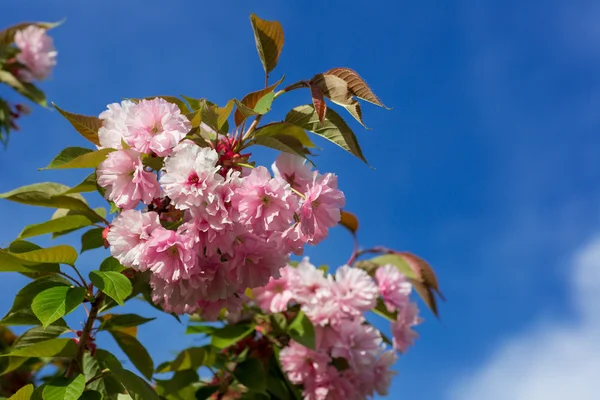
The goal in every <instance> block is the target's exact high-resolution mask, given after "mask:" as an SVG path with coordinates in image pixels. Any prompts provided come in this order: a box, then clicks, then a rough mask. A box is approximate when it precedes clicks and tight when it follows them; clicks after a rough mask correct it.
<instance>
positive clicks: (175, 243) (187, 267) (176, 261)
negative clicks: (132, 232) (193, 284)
mask: <svg viewBox="0 0 600 400" xmlns="http://www.w3.org/2000/svg"><path fill="white" fill-rule="evenodd" d="M196 257H197V255H196V252H195V251H194V249H193V241H192V240H190V238H189V237H187V236H184V235H181V234H179V233H177V232H174V231H170V230H168V229H165V228H162V227H160V228H157V229H155V230H154V232H152V237H151V238H150V240H148V242H147V243H146V248H145V251H144V255H143V256H142V260H141V261H142V262H141V264H142V265H143V266H145V269H149V270H151V271H152V272H153V273H154V274H157V275H158V276H159V277H160V278H161V279H164V280H165V281H167V282H173V281H177V280H179V279H189V278H190V277H191V276H192V275H194V271H193V269H194V266H195V263H196Z"/></svg>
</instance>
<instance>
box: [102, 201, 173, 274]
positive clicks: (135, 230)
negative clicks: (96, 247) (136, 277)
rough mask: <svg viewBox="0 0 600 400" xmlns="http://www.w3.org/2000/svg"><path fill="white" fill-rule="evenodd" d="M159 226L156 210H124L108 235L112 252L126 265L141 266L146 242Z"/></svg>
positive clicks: (107, 238)
mask: <svg viewBox="0 0 600 400" xmlns="http://www.w3.org/2000/svg"><path fill="white" fill-rule="evenodd" d="M158 228H161V225H160V221H159V220H158V214H157V213H155V212H145V213H141V212H139V211H137V210H126V211H123V212H122V213H121V214H119V216H118V217H117V218H115V220H114V221H113V223H112V224H111V226H110V230H109V231H108V235H107V236H106V240H107V241H108V243H109V244H110V252H111V254H112V255H113V257H115V258H116V259H117V260H119V262H120V263H121V264H123V265H125V266H126V267H133V268H139V265H140V257H141V256H142V255H143V254H144V252H145V245H146V242H147V241H148V239H150V236H151V235H152V232H153V231H154V230H155V229H158Z"/></svg>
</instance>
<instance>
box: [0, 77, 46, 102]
mask: <svg viewBox="0 0 600 400" xmlns="http://www.w3.org/2000/svg"><path fill="white" fill-rule="evenodd" d="M0 82H3V83H6V84H7V85H8V86H10V87H12V88H13V89H15V90H16V91H17V92H19V93H20V94H22V95H23V96H25V97H26V98H28V99H29V100H31V101H33V102H34V103H37V104H39V105H40V106H42V107H46V106H47V105H48V103H47V102H46V95H45V94H44V92H42V91H41V90H40V89H39V88H38V87H37V86H35V85H34V84H32V83H29V82H23V81H21V80H19V79H18V78H17V77H16V76H14V75H13V74H12V73H11V72H8V71H3V70H0Z"/></svg>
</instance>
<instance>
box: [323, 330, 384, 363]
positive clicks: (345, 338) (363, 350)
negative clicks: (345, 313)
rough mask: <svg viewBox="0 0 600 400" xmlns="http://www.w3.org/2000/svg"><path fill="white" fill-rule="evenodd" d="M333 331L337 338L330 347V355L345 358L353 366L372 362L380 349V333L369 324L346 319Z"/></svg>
mask: <svg viewBox="0 0 600 400" xmlns="http://www.w3.org/2000/svg"><path fill="white" fill-rule="evenodd" d="M335 331H336V332H337V340H336V341H335V342H334V343H333V346H332V348H331V356H332V357H342V358H345V359H346V360H347V361H348V362H349V363H350V365H351V366H353V367H354V368H359V367H360V366H365V365H370V364H372V363H373V362H374V360H375V359H376V357H377V355H378V354H379V352H380V351H381V343H382V339H381V334H380V333H379V331H378V330H377V329H375V327H373V326H371V325H369V324H363V323H361V322H360V321H359V320H347V319H346V320H342V321H341V322H340V323H339V324H338V325H337V326H336V327H335Z"/></svg>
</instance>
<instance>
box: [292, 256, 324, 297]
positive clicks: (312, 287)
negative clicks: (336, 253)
mask: <svg viewBox="0 0 600 400" xmlns="http://www.w3.org/2000/svg"><path fill="white" fill-rule="evenodd" d="M291 271H292V273H293V275H295V277H296V278H295V279H294V281H293V282H294V286H293V289H292V290H293V291H294V295H295V298H296V300H298V302H299V303H301V304H311V303H318V299H317V298H316V294H317V293H320V292H325V294H326V295H327V296H329V295H330V286H329V285H330V283H329V281H328V280H327V279H326V278H325V277H324V276H323V271H321V270H318V269H317V268H316V267H315V266H314V265H312V264H311V263H310V261H309V259H308V257H304V258H303V259H302V261H301V262H300V263H299V264H298V266H297V267H296V268H291Z"/></svg>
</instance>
